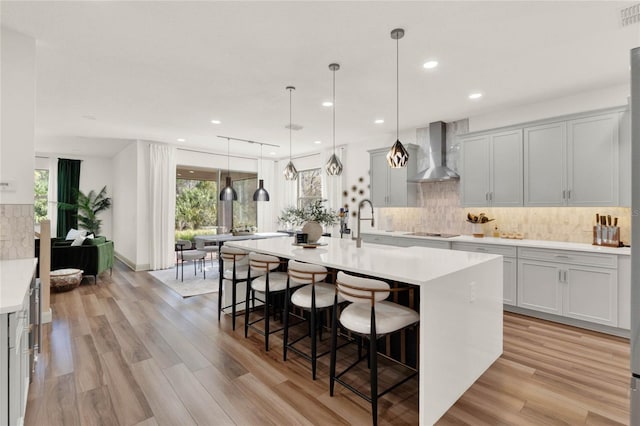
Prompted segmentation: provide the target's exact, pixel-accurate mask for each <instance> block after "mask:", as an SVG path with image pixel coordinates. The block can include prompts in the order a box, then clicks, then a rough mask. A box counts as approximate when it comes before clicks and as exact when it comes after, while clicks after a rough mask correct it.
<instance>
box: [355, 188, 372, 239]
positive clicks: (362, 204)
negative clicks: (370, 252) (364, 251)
mask: <svg viewBox="0 0 640 426" xmlns="http://www.w3.org/2000/svg"><path fill="white" fill-rule="evenodd" d="M365 203H369V205H370V206H371V217H367V218H364V219H361V218H360V210H362V206H364V205H365ZM363 220H370V221H371V226H373V203H371V200H369V199H366V198H365V199H364V200H362V201H360V204H358V237H357V238H356V239H355V240H356V247H357V248H360V247H362V237H361V236H360V222H361V221H363Z"/></svg>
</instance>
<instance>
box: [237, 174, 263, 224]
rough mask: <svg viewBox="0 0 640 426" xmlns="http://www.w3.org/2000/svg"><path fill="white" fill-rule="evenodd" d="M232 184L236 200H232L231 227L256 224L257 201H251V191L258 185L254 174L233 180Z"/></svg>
mask: <svg viewBox="0 0 640 426" xmlns="http://www.w3.org/2000/svg"><path fill="white" fill-rule="evenodd" d="M232 185H233V189H235V190H236V193H237V194H238V201H234V202H233V227H234V228H242V227H249V226H257V224H258V209H257V206H258V203H257V202H255V201H253V193H254V192H256V188H257V187H258V179H257V178H256V177H255V175H254V177H247V178H244V179H237V180H234V181H233V183H232Z"/></svg>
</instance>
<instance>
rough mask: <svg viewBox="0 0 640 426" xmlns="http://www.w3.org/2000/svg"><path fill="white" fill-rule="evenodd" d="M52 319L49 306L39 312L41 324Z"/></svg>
mask: <svg viewBox="0 0 640 426" xmlns="http://www.w3.org/2000/svg"><path fill="white" fill-rule="evenodd" d="M52 319H53V314H52V313H51V308H49V309H48V310H46V311H42V312H40V322H41V323H42V324H47V323H49V322H51V320H52Z"/></svg>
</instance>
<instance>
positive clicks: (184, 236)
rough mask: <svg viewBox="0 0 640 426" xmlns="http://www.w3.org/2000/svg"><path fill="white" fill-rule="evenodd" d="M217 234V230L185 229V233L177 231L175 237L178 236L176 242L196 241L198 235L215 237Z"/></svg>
mask: <svg viewBox="0 0 640 426" xmlns="http://www.w3.org/2000/svg"><path fill="white" fill-rule="evenodd" d="M215 234H216V229H215V228H214V229H206V228H202V229H185V230H183V231H176V232H175V236H176V241H177V240H189V241H192V242H193V241H195V236H196V235H215Z"/></svg>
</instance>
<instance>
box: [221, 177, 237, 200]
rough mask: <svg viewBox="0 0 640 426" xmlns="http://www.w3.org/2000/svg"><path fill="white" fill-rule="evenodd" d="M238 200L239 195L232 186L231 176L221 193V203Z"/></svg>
mask: <svg viewBox="0 0 640 426" xmlns="http://www.w3.org/2000/svg"><path fill="white" fill-rule="evenodd" d="M237 199H238V194H237V193H236V190H235V189H233V187H232V186H231V176H227V179H226V181H225V186H224V188H222V191H220V201H236V200H237Z"/></svg>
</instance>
